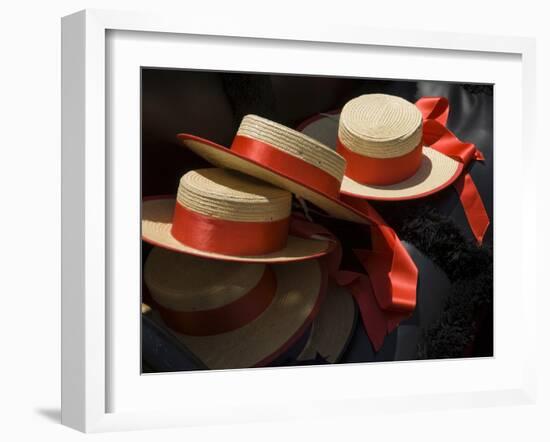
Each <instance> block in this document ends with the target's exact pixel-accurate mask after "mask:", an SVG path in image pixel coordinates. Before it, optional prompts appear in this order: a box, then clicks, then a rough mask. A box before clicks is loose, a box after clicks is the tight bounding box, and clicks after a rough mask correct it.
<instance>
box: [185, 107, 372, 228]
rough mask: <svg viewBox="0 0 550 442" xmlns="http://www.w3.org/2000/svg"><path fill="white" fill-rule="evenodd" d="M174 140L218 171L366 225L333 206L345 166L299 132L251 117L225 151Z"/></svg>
mask: <svg viewBox="0 0 550 442" xmlns="http://www.w3.org/2000/svg"><path fill="white" fill-rule="evenodd" d="M178 139H179V140H180V141H181V142H182V143H183V144H184V145H185V146H187V147H188V148H189V149H191V150H192V151H193V152H195V153H196V154H198V155H199V156H201V157H202V158H204V159H206V160H207V161H208V162H210V163H211V164H213V165H215V166H218V167H225V168H228V169H233V170H237V171H239V172H242V173H245V174H247V175H251V176H254V177H256V178H259V179H261V180H263V181H266V182H268V183H271V184H273V185H275V186H278V187H280V188H282V189H286V190H288V191H290V192H292V193H294V194H296V195H298V196H300V197H303V198H304V199H306V200H308V201H310V202H312V203H313V204H315V205H316V206H318V207H320V208H321V209H323V210H325V211H326V212H327V213H328V214H329V215H332V216H335V217H337V218H340V219H344V220H347V221H354V222H359V223H367V220H366V218H365V216H364V215H362V214H361V213H360V212H358V211H356V210H355V209H353V208H352V207H350V206H349V205H347V204H346V203H344V202H342V201H341V200H339V192H340V186H341V182H342V178H343V176H344V169H345V165H346V162H345V160H344V158H342V156H341V155H339V154H338V153H336V152H335V151H334V150H333V149H330V148H328V147H326V146H325V145H323V144H321V143H319V142H318V141H315V140H314V139H313V138H310V137H308V136H305V135H303V134H301V133H300V132H297V131H295V130H293V129H290V128H288V127H286V126H283V125H281V124H278V123H275V122H273V121H270V120H267V119H265V118H262V117H259V116H256V115H246V116H245V117H244V118H243V120H242V122H241V125H240V127H239V130H238V132H237V134H236V136H235V138H234V140H233V143H232V145H231V148H230V149H227V148H225V147H223V146H220V145H218V144H216V143H213V142H212V141H209V140H206V139H204V138H200V137H197V136H195V135H189V134H179V135H178Z"/></svg>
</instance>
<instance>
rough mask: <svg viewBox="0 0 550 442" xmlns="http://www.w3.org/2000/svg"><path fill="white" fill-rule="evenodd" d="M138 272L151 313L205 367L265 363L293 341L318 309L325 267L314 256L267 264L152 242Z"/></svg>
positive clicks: (215, 367)
mask: <svg viewBox="0 0 550 442" xmlns="http://www.w3.org/2000/svg"><path fill="white" fill-rule="evenodd" d="M213 275H215V278H213V277H212V276H213ZM297 275H299V277H297ZM144 279H145V284H146V286H147V288H148V290H149V292H150V294H151V296H152V299H153V301H154V303H155V306H156V307H157V308H158V312H157V310H155V315H156V316H155V317H156V320H157V321H159V322H162V323H164V324H165V325H167V326H168V327H169V328H170V329H172V331H173V332H174V335H175V336H176V337H177V338H178V339H179V340H181V342H182V343H183V344H184V345H185V347H186V348H188V349H189V350H190V351H191V352H192V353H193V354H195V355H196V356H197V357H198V358H199V359H200V360H201V361H202V362H203V363H204V364H205V365H206V366H207V367H208V368H211V369H223V368H244V367H253V366H263V365H266V364H268V363H269V362H271V361H273V360H275V359H276V358H277V357H278V356H279V355H281V354H282V353H284V352H285V351H286V350H288V349H289V348H290V347H291V346H292V345H293V344H294V343H295V342H296V341H297V340H299V338H300V337H301V336H302V335H303V333H304V332H305V331H306V330H307V328H308V327H309V326H310V324H311V321H313V319H314V317H315V315H316V314H317V313H318V311H319V308H320V305H321V302H322V300H323V298H324V293H325V291H326V282H327V274H326V272H325V271H324V268H323V265H322V263H321V262H320V261H319V260H309V261H302V262H297V263H288V264H278V265H274V266H270V265H266V264H261V263H251V264H243V263H237V262H228V261H216V260H208V259H203V258H198V257H194V256H191V255H186V254H181V253H175V252H172V251H169V250H166V249H161V248H154V249H153V250H152V251H151V253H150V255H149V257H148V258H147V261H146V263H145V268H144Z"/></svg>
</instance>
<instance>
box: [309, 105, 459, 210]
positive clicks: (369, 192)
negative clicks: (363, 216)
mask: <svg viewBox="0 0 550 442" xmlns="http://www.w3.org/2000/svg"><path fill="white" fill-rule="evenodd" d="M338 119H339V114H331V115H328V114H319V115H318V116H315V117H312V118H309V119H308V120H306V122H305V123H302V124H301V125H300V126H299V130H300V131H301V132H303V133H304V134H306V135H308V136H310V137H312V138H314V139H316V140H317V141H320V142H321V143H323V144H325V145H327V146H329V147H331V148H332V149H335V148H336V138H337V136H338ZM422 153H423V156H422V163H421V166H420V168H419V169H418V171H417V172H416V173H415V174H414V175H413V176H411V177H410V178H407V179H406V180H404V181H401V182H399V183H396V184H391V185H387V186H372V185H367V184H362V183H358V182H357V181H354V180H352V179H351V178H349V177H347V176H344V179H343V180H342V186H341V188H340V192H341V193H342V194H344V195H348V196H352V197H356V198H362V199H369V200H383V201H402V200H412V199H417V198H423V197H425V196H428V195H432V194H434V193H436V192H438V191H440V190H442V189H444V188H445V187H447V186H449V185H451V184H452V183H453V182H454V181H455V180H456V179H457V178H458V176H459V175H460V173H461V172H462V169H463V164H462V163H460V162H458V161H456V160H454V159H452V158H450V157H448V156H447V155H444V154H442V153H440V152H438V151H437V150H435V149H432V148H430V147H428V146H424V147H423V149H422Z"/></svg>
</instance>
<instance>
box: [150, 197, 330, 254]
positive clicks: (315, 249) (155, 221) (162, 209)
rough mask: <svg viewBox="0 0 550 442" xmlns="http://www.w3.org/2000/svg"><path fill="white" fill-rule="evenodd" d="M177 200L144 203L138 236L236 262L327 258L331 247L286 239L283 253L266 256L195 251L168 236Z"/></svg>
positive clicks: (155, 200) (159, 244)
mask: <svg viewBox="0 0 550 442" xmlns="http://www.w3.org/2000/svg"><path fill="white" fill-rule="evenodd" d="M175 204H176V200H175V199H172V198H159V199H153V200H146V201H144V202H143V204H142V207H141V234H142V238H143V239H144V240H145V241H147V242H148V243H150V244H153V245H156V246H160V247H163V248H166V249H169V250H173V251H176V252H182V253H188V254H191V255H194V256H199V257H204V258H210V259H219V260H224V261H225V260H226V261H239V262H266V263H267V262H290V261H300V260H304V259H311V258H316V257H319V256H322V255H326V254H327V253H329V252H330V251H331V250H332V249H333V247H334V246H333V244H331V243H329V242H328V241H323V240H319V239H304V238H298V237H296V236H292V235H289V236H288V239H287V243H286V246H285V248H284V249H282V250H278V251H276V252H273V253H269V254H266V255H256V256H233V255H224V254H221V253H212V252H205V251H202V250H197V249H194V248H193V247H189V246H187V245H185V244H182V243H180V242H179V241H178V240H176V239H175V238H174V237H173V236H172V233H171V230H172V217H173V213H174V206H175Z"/></svg>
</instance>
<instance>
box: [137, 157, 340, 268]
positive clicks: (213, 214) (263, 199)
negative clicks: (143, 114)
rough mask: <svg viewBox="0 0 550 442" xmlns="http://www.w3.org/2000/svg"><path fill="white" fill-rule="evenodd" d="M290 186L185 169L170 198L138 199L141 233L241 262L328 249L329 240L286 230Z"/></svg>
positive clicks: (176, 247)
mask: <svg viewBox="0 0 550 442" xmlns="http://www.w3.org/2000/svg"><path fill="white" fill-rule="evenodd" d="M291 198H292V195H291V194H290V192H288V191H286V190H283V189H279V188H276V187H274V186H271V185H269V184H267V183H265V182H262V181H259V180H257V179H255V178H252V177H247V176H244V175H242V174H240V173H238V172H235V171H230V170H226V169H219V168H210V169H199V170H193V171H190V172H187V173H186V174H185V175H184V176H183V177H182V178H181V180H180V183H179V188H178V192H177V196H176V198H172V197H154V198H148V199H146V200H144V201H143V203H142V238H143V239H144V240H145V241H146V242H148V243H150V244H153V245H156V246H159V247H163V248H166V249H169V250H173V251H177V252H181V253H188V254H191V255H195V256H199V257H203V258H211V259H221V260H228V261H241V262H271V263H274V262H291V261H300V260H305V259H312V258H317V257H320V256H323V255H326V254H327V253H329V252H330V251H331V250H332V248H333V245H334V244H333V243H332V242H329V241H327V240H325V239H322V238H315V239H311V238H303V237H299V236H296V235H293V234H292V232H290V234H289V229H290V227H291Z"/></svg>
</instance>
